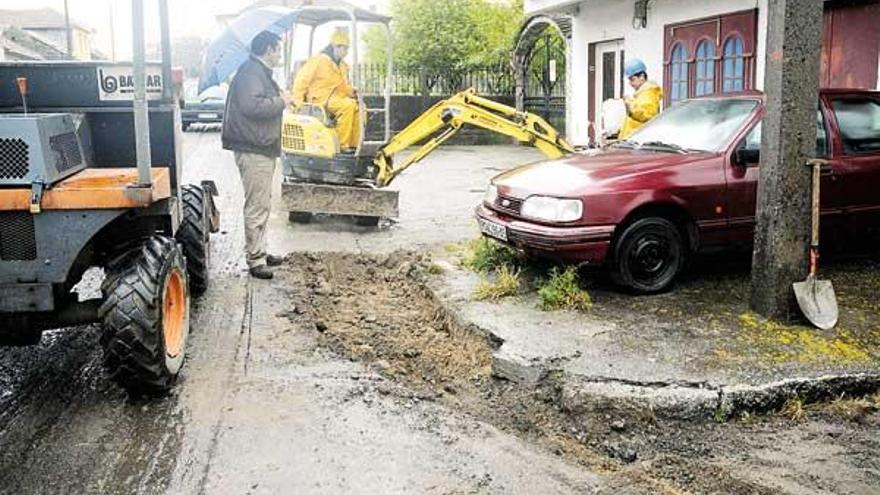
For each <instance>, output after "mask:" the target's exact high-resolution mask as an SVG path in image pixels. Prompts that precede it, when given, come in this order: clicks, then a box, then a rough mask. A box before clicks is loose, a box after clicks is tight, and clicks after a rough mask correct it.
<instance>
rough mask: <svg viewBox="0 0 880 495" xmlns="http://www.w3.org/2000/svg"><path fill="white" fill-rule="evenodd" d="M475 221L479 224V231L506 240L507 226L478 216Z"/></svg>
mask: <svg viewBox="0 0 880 495" xmlns="http://www.w3.org/2000/svg"><path fill="white" fill-rule="evenodd" d="M477 223H479V224H480V232H482V233H484V234H486V235H488V236H491V237H494V238H496V239H499V240H502V241H504V242H507V227H505V226H503V225H498V224H497V223H495V222H490V221H488V220H483V219H482V218H478V219H477Z"/></svg>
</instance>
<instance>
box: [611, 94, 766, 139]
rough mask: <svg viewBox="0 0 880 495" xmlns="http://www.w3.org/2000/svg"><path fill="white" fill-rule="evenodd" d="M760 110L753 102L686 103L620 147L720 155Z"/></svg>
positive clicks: (648, 124)
mask: <svg viewBox="0 0 880 495" xmlns="http://www.w3.org/2000/svg"><path fill="white" fill-rule="evenodd" d="M757 106H758V102H757V101H756V100H752V99H735V98H728V99H697V100H687V101H683V102H681V103H679V104H677V105H675V106H673V107H672V108H670V109H668V110H666V111H665V112H663V113H661V114H660V115H658V116H657V118H655V119H654V120H652V121H650V122H648V123H647V124H645V125H644V126H643V127H642V128H641V129H639V130H638V131H636V132H635V134H633V135H632V136H630V138H629V139H627V140H626V141H621V142H620V143H619V145H620V146H624V147H634V148H638V147H645V148H657V149H668V150H671V151H676V152H688V151H713V152H714V151H720V149H721V147H722V146H724V144H725V143H727V141H728V140H729V139H730V137H731V136H732V135H733V134H734V133H735V132H736V131H738V130H739V129H740V127H741V126H742V125H743V123H744V122H745V121H746V119H747V118H748V116H749V115H750V114H751V113H752V111H754V110H755V107H757Z"/></svg>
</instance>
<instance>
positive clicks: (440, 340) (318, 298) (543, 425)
mask: <svg viewBox="0 0 880 495" xmlns="http://www.w3.org/2000/svg"><path fill="white" fill-rule="evenodd" d="M288 262H289V265H288V266H289V269H291V270H293V271H295V272H296V273H295V275H296V277H294V278H295V279H297V280H301V281H302V284H303V286H302V287H297V288H293V289H294V290H292V291H291V292H290V293H291V295H293V298H292V300H291V304H293V305H294V306H295V309H296V312H297V313H300V312H305V313H306V316H307V317H309V318H311V319H312V320H313V322H314V324H315V328H316V329H317V331H318V332H320V334H321V335H320V337H319V341H320V342H321V343H322V345H324V346H326V347H327V348H329V349H331V350H332V351H334V352H335V353H338V354H340V355H342V356H345V357H347V358H349V359H352V360H358V361H362V362H365V363H368V364H370V365H372V366H373V367H375V368H376V369H377V370H378V371H379V372H380V373H382V374H383V375H384V376H386V377H388V378H390V379H393V380H396V381H398V382H400V383H401V384H403V385H405V386H407V387H409V388H411V389H414V390H416V391H417V392H418V393H419V396H420V397H423V398H427V399H429V400H436V401H438V402H440V403H442V404H444V405H446V406H447V407H450V408H452V409H455V410H458V411H462V412H465V413H467V414H470V415H472V416H474V417H476V418H478V419H480V420H482V421H485V422H487V423H490V424H493V425H495V426H496V427H498V428H500V429H502V430H505V431H509V432H514V433H516V434H517V435H519V436H521V437H523V438H525V439H526V440H528V441H532V442H535V443H537V444H539V445H542V446H544V447H545V448H548V449H549V450H551V451H553V452H556V453H557V454H558V455H559V456H560V457H561V458H564V459H567V460H569V461H571V462H575V463H578V464H580V465H582V466H585V467H587V468H589V469H591V470H593V471H594V472H599V473H604V474H606V475H607V476H608V479H609V486H608V487H607V489H606V490H605V491H604V492H603V493H639V494H641V493H651V494H654V493H670V494H673V493H684V492H683V491H682V489H685V490H687V493H772V491H768V490H765V489H764V488H763V487H761V486H759V485H756V484H754V483H752V482H750V481H747V480H743V479H741V478H739V477H737V476H733V475H731V474H728V473H727V472H726V470H725V468H724V467H720V466H714V465H708V464H705V463H703V462H700V461H698V460H693V461H692V460H689V459H688V455H687V453H686V452H687V450H688V448H691V449H693V451H697V452H699V451H704V450H705V449H706V446H705V445H701V444H700V438H702V436H703V435H702V433H697V432H696V431H695V432H693V433H694V436H690V435H687V436H684V435H680V434H679V432H680V431H681V429H682V428H683V425H681V424H677V425H662V424H660V423H658V422H657V421H656V420H655V419H654V418H646V417H625V416H622V415H620V414H618V413H616V415H615V416H613V417H612V416H607V415H596V416H590V417H577V418H574V417H571V416H569V415H568V414H566V413H565V412H564V411H563V410H562V408H561V407H560V397H559V394H560V390H559V388H558V387H557V386H556V385H554V380H553V379H552V378H551V379H549V380H547V381H546V383H545V384H543V385H542V386H541V387H540V388H538V389H534V390H527V389H523V388H522V387H520V386H518V385H515V384H512V383H509V382H506V381H504V380H501V379H498V378H495V377H493V376H492V375H491V353H492V350H493V343H492V342H490V341H489V340H488V339H487V338H486V337H485V336H484V335H482V334H480V333H479V331H477V330H476V329H471V328H466V327H463V326H461V325H460V324H459V323H458V322H457V321H456V320H455V319H454V318H453V317H451V316H450V315H449V313H447V311H446V310H445V309H444V308H443V306H442V305H441V304H440V303H439V301H437V300H436V299H435V297H434V296H433V295H432V293H431V292H430V291H429V290H428V289H427V288H426V286H425V283H424V282H425V279H426V277H428V276H429V275H427V273H428V272H429V271H430V269H429V268H430V267H431V261H430V259H428V258H426V257H424V256H422V255H419V254H413V253H410V252H396V253H393V254H391V255H387V256H372V255H355V254H341V253H339V254H337V253H321V254H313V253H297V254H293V255H291V257H290V258H289V259H288ZM709 427H710V428H712V427H713V426H712V425H709ZM700 428H702V427H700ZM664 438H665V439H667V440H668V441H670V442H673V444H675V445H677V446H678V447H681V448H682V449H684V450H679V451H677V452H675V453H672V452H670V453H669V454H668V455H667V454H666V452H665V451H666V450H667V449H668V444H666V442H664V441H663V439H664ZM685 438H686V439H687V440H686V441H681V440H684V439H685ZM715 441H719V440H718V439H717V438H716V439H715ZM719 442H720V441H719ZM707 469H711V470H714V471H713V473H714V474H713V476H711V477H706V476H703V474H702V473H703V472H705V471H706V470H707Z"/></svg>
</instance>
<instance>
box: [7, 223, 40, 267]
mask: <svg viewBox="0 0 880 495" xmlns="http://www.w3.org/2000/svg"><path fill="white" fill-rule="evenodd" d="M35 259H37V238H36V233H35V230H34V216H33V215H31V214H30V213H29V212H26V211H12V212H2V213H0V260H2V261H29V260H35Z"/></svg>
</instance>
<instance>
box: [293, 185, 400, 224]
mask: <svg viewBox="0 0 880 495" xmlns="http://www.w3.org/2000/svg"><path fill="white" fill-rule="evenodd" d="M398 195H399V192H398V191H394V190H390V189H374V188H371V187H358V186H341V185H330V184H309V183H305V182H285V183H284V184H282V186H281V197H282V199H283V201H284V204H285V206H286V207H287V210H288V211H291V212H308V213H322V214H330V215H354V216H358V217H377V218H378V217H382V218H397V216H398V214H399V210H398Z"/></svg>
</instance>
